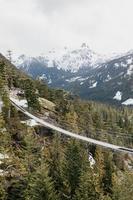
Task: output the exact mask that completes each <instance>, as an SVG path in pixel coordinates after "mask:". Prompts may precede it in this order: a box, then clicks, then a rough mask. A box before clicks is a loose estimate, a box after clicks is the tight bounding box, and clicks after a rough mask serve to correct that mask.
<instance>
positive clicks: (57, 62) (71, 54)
mask: <svg viewBox="0 0 133 200" xmlns="http://www.w3.org/2000/svg"><path fill="white" fill-rule="evenodd" d="M103 60H104V58H103V57H102V56H100V55H99V54H96V53H95V52H93V51H92V50H91V49H90V48H89V47H88V46H87V45H86V44H85V43H83V44H82V46H81V47H80V48H79V49H76V50H75V49H74V50H69V49H68V48H64V49H63V50H60V51H55V50H52V51H49V53H48V54H45V55H43V56H38V57H27V56H25V55H21V56H20V57H18V59H17V60H16V61H15V64H16V65H17V66H18V67H20V68H25V71H28V70H29V68H30V65H31V64H32V63H37V62H38V63H40V64H43V65H44V66H46V67H50V68H51V67H56V68H57V69H63V70H65V71H68V70H69V71H71V72H77V71H78V70H79V69H82V68H86V67H87V68H88V67H90V68H91V67H96V66H97V64H98V63H101V62H103Z"/></svg>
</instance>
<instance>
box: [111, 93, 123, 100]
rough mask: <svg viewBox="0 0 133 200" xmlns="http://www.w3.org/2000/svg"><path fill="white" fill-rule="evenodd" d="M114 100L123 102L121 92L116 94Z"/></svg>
mask: <svg viewBox="0 0 133 200" xmlns="http://www.w3.org/2000/svg"><path fill="white" fill-rule="evenodd" d="M113 99H115V100H118V101H121V100H122V92H120V91H118V92H116V94H115V96H114V97H113Z"/></svg>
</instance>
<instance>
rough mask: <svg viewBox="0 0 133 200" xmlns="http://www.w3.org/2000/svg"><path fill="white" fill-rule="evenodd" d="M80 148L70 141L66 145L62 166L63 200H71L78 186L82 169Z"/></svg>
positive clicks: (77, 144)
mask: <svg viewBox="0 0 133 200" xmlns="http://www.w3.org/2000/svg"><path fill="white" fill-rule="evenodd" d="M82 156H83V155H82V151H81V147H80V145H79V143H78V142H76V141H74V140H72V141H71V142H69V143H68V145H67V149H66V152H65V160H64V166H63V180H64V190H63V197H62V198H63V199H64V200H65V199H72V198H73V197H74V195H75V190H76V188H77V187H78V186H79V182H80V175H81V171H82V167H83V157H82Z"/></svg>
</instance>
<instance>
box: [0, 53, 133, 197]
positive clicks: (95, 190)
mask: <svg viewBox="0 0 133 200" xmlns="http://www.w3.org/2000/svg"><path fill="white" fill-rule="evenodd" d="M16 90H17V91H18V90H19V91H22V93H21V95H20V96H19V97H18V98H19V100H21V99H25V100H27V104H28V107H27V109H28V110H30V112H32V113H34V114H35V115H37V116H39V117H41V118H44V117H46V113H47V116H48V117H47V120H49V121H51V123H54V124H58V125H59V126H61V127H63V128H65V129H67V130H71V131H73V132H76V133H77V134H81V135H85V136H88V137H91V138H95V139H99V140H101V141H107V142H110V143H112V144H118V145H121V146H125V147H130V148H133V110H132V109H129V108H126V107H122V108H116V107H111V106H108V105H104V104H98V103H95V102H88V101H81V100H80V99H79V98H78V97H77V96H72V95H70V94H69V93H67V92H65V91H63V90H54V89H49V88H48V87H47V85H46V84H44V83H42V82H41V81H34V80H32V79H31V78H29V77H28V76H27V75H25V74H23V73H21V72H20V71H19V70H17V69H16V68H15V67H14V66H13V65H11V64H10V62H9V61H7V60H6V59H5V58H4V57H3V56H0V101H1V104H2V106H1V112H0V199H1V200H18V199H20V200H131V199H132V198H133V155H131V154H124V153H119V152H113V151H111V150H108V149H102V148H101V147H98V146H93V145H90V144H88V143H84V142H81V141H77V140H73V139H71V138H68V137H65V136H62V135H60V134H59V133H57V132H53V131H50V130H48V129H47V128H44V127H43V128H42V127H40V126H39V125H36V126H30V125H28V124H26V123H22V122H23V121H25V120H27V119H26V117H25V116H24V115H23V114H22V113H20V112H19V111H18V110H16V109H15V108H14V107H13V106H12V105H11V104H10V101H9V95H10V93H11V91H16ZM40 98H41V99H43V100H44V101H45V102H46V99H47V100H49V101H48V102H52V103H53V104H50V105H55V109H54V110H53V109H50V108H49V107H50V106H49V107H47V108H46V105H45V106H44V105H42V103H41V102H40V101H39V99H40ZM44 101H43V102H44ZM40 130H41V131H40Z"/></svg>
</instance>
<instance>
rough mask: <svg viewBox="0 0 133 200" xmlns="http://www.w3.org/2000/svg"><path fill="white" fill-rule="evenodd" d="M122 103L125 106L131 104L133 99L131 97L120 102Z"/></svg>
mask: <svg viewBox="0 0 133 200" xmlns="http://www.w3.org/2000/svg"><path fill="white" fill-rule="evenodd" d="M122 105H126V106H129V105H133V99H132V98H130V99H127V100H126V101H124V102H123V103H122Z"/></svg>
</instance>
